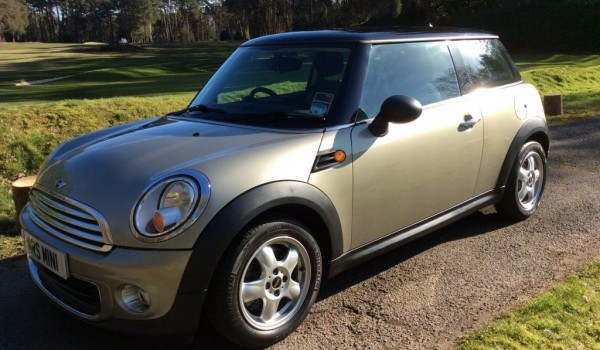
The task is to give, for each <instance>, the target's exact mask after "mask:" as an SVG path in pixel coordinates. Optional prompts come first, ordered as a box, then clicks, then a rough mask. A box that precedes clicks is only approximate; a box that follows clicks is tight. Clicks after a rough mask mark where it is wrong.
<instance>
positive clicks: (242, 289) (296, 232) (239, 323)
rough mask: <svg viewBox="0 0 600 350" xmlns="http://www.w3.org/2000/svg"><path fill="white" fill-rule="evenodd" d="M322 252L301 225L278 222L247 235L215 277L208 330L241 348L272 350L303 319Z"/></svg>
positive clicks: (315, 289)
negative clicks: (270, 347)
mask: <svg viewBox="0 0 600 350" xmlns="http://www.w3.org/2000/svg"><path fill="white" fill-rule="evenodd" d="M322 265H323V263H322V258H321V252H320V250H319V247H318V245H317V242H316V241H315V239H314V238H313V237H312V236H311V234H310V233H309V232H308V229H307V228H305V227H304V226H303V225H302V224H301V223H298V222H296V221H294V220H292V219H279V220H273V221H271V222H268V223H265V224H262V225H259V226H256V227H254V228H252V229H251V230H249V231H247V232H245V233H244V234H243V235H242V236H241V237H240V239H239V240H238V241H237V242H236V243H234V246H233V247H232V249H231V250H230V251H229V252H228V253H227V256H226V257H225V258H224V260H223V261H222V262H221V264H220V266H219V268H218V269H217V271H216V276H215V278H214V281H213V284H212V285H211V288H210V291H209V295H208V297H209V300H208V305H207V311H208V315H207V316H208V318H209V322H210V323H211V325H212V326H213V327H214V328H215V329H216V330H217V331H218V332H219V333H221V334H222V335H223V336H224V337H226V338H228V339H229V340H230V341H232V342H235V343H238V344H240V345H243V346H251V347H266V346H270V345H272V344H274V343H276V342H278V341H280V340H282V339H283V338H285V337H286V336H287V335H289V334H290V333H291V332H293V331H294V330H295V329H296V328H297V327H298V326H299V325H300V324H301V323H302V321H303V320H304V319H305V318H306V316H307V315H308V312H309V310H310V307H311V306H312V304H313V302H314V300H315V298H316V295H317V292H318V289H319V286H320V283H321V275H322Z"/></svg>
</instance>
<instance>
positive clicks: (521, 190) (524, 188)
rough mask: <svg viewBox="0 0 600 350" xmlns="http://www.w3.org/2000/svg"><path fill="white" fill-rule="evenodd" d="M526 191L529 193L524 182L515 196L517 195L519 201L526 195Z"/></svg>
mask: <svg viewBox="0 0 600 350" xmlns="http://www.w3.org/2000/svg"><path fill="white" fill-rule="evenodd" d="M527 193H529V190H528V189H527V185H526V184H525V183H524V184H523V186H522V187H521V189H520V190H519V193H518V194H517V196H519V201H521V202H523V200H524V199H525V196H527Z"/></svg>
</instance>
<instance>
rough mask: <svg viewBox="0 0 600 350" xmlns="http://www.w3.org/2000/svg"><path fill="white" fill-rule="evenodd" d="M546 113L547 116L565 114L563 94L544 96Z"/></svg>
mask: <svg viewBox="0 0 600 350" xmlns="http://www.w3.org/2000/svg"><path fill="white" fill-rule="evenodd" d="M544 112H545V113H546V115H561V114H563V97H562V95H561V94H550V95H544Z"/></svg>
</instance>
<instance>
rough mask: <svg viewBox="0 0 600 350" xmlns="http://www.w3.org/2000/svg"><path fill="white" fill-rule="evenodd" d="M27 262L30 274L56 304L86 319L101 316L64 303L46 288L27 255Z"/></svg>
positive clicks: (94, 318) (95, 318) (92, 319)
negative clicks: (86, 312)
mask: <svg viewBox="0 0 600 350" xmlns="http://www.w3.org/2000/svg"><path fill="white" fill-rule="evenodd" d="M27 263H28V265H29V274H30V275H31V277H32V279H33V281H34V282H35V284H36V285H37V286H38V287H39V288H40V290H41V291H42V292H44V294H46V296H47V297H48V298H50V299H52V301H54V302H55V303H56V304H58V305H59V306H60V307H62V308H63V309H65V310H67V311H69V312H71V313H73V314H75V315H77V316H79V317H82V318H85V319H86V320H91V321H94V320H97V319H98V318H100V315H99V314H97V315H88V314H85V313H83V312H81V311H79V310H77V309H74V308H72V307H71V306H69V305H67V304H65V303H63V302H62V301H61V300H60V299H58V298H57V297H55V296H54V294H52V293H51V292H50V291H49V290H48V289H46V287H44V284H43V283H42V280H41V279H40V276H39V273H38V269H37V266H35V264H34V263H33V261H32V260H31V259H29V257H27ZM86 282H89V281H86ZM89 283H91V282H89ZM92 284H93V285H95V286H96V289H98V286H97V285H96V284H95V283H92ZM98 298H99V299H100V291H99V290H98Z"/></svg>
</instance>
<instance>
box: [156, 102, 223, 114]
mask: <svg viewBox="0 0 600 350" xmlns="http://www.w3.org/2000/svg"><path fill="white" fill-rule="evenodd" d="M189 112H202V113H219V114H225V110H224V109H220V108H213V107H209V106H207V105H204V104H199V105H194V106H190V107H188V108H186V109H182V110H180V111H175V112H170V113H167V115H177V116H180V115H182V114H185V113H189Z"/></svg>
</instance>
